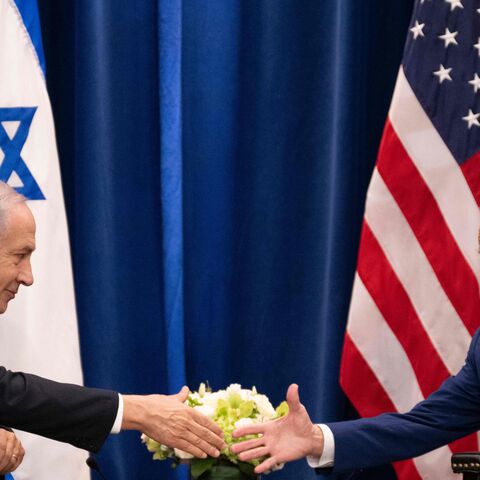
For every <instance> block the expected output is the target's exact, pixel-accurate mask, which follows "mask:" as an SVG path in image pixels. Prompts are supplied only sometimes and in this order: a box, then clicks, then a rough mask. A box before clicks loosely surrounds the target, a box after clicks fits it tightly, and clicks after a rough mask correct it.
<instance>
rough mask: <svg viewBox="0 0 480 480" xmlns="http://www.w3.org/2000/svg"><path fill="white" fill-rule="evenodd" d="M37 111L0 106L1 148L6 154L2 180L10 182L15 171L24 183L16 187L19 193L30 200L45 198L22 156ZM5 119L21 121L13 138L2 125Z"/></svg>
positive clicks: (31, 108) (0, 166)
mask: <svg viewBox="0 0 480 480" xmlns="http://www.w3.org/2000/svg"><path fill="white" fill-rule="evenodd" d="M36 111H37V107H18V108H0V149H1V150H3V153H4V155H5V158H4V159H3V162H2V163H1V165H0V180H2V181H3V182H8V180H9V179H10V177H11V176H12V174H13V173H14V172H15V173H16V174H17V175H18V177H19V178H20V180H21V181H22V183H23V186H22V187H16V188H15V190H17V192H18V193H21V194H22V195H23V196H25V197H26V198H28V199H29V200H45V196H44V195H43V193H42V191H41V190H40V187H39V186H38V183H37V182H36V181H35V179H34V178H33V175H32V174H31V172H30V170H29V169H28V167H27V164H26V163H25V161H24V160H23V158H22V149H23V146H24V145H25V142H26V140H27V138H28V132H29V131H30V125H31V124H32V120H33V116H34V115H35V112H36ZM5 121H16V122H20V125H19V127H18V129H17V131H16V133H15V136H14V137H13V138H12V139H10V137H9V136H8V135H7V132H6V131H5V129H4V128H3V126H2V122H5Z"/></svg>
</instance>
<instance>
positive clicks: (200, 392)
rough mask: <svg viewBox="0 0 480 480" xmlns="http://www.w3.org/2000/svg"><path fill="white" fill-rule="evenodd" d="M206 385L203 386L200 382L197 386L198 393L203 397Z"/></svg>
mask: <svg viewBox="0 0 480 480" xmlns="http://www.w3.org/2000/svg"><path fill="white" fill-rule="evenodd" d="M206 391H207V390H206V387H205V384H204V383H203V382H202V383H201V384H200V387H198V394H199V395H200V396H201V397H203V396H204V395H205V392H206Z"/></svg>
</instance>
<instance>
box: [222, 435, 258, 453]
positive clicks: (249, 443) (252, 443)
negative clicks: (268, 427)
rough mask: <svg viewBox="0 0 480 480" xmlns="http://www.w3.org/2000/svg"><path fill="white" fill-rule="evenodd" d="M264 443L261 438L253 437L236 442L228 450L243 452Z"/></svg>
mask: <svg viewBox="0 0 480 480" xmlns="http://www.w3.org/2000/svg"><path fill="white" fill-rule="evenodd" d="M263 444H264V440H263V438H253V439H252V440H245V441H244V442H239V443H236V444H235V445H232V446H231V447H230V450H231V451H232V452H233V453H235V454H238V453H240V452H245V451H247V450H251V449H252V448H257V447H261V446H262V445H263Z"/></svg>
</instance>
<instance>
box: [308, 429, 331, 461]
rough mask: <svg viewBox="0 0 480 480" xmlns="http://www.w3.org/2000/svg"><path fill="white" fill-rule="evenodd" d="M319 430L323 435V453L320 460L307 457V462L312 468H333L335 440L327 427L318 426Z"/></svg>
mask: <svg viewBox="0 0 480 480" xmlns="http://www.w3.org/2000/svg"><path fill="white" fill-rule="evenodd" d="M318 426H319V427H320V430H321V431H322V433H323V453H322V456H321V457H320V458H318V457H311V456H308V457H307V462H308V464H309V465H310V467H312V468H327V467H333V460H334V458H335V439H334V438H333V433H332V431H331V430H330V428H329V427H327V425H324V424H319V425H318Z"/></svg>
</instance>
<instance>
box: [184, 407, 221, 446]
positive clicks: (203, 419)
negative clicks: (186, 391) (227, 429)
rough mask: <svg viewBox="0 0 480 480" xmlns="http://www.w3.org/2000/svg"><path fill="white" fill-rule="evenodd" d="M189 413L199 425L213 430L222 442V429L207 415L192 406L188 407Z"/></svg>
mask: <svg viewBox="0 0 480 480" xmlns="http://www.w3.org/2000/svg"><path fill="white" fill-rule="evenodd" d="M190 415H191V416H192V418H193V419H194V420H195V421H196V422H197V423H198V424H200V425H202V426H203V427H205V428H206V429H208V430H209V431H211V432H213V434H214V435H216V436H217V437H218V438H220V439H221V440H222V442H223V430H222V429H221V428H220V427H219V426H218V425H217V424H216V423H215V422H214V421H213V420H212V419H211V418H209V417H207V416H206V415H203V414H202V413H200V412H197V411H196V410H194V409H193V408H191V409H190Z"/></svg>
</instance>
